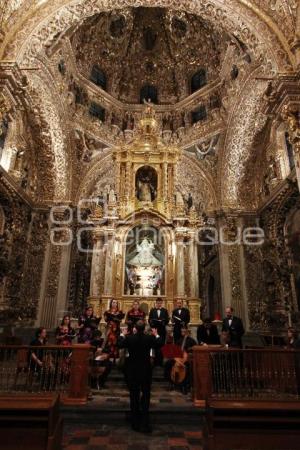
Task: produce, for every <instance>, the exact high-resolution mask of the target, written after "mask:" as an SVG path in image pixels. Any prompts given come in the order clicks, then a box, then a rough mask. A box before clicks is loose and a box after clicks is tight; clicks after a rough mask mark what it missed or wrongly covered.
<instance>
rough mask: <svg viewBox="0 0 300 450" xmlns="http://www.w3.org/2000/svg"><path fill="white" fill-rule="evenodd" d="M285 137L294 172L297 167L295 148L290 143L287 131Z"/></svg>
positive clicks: (290, 164)
mask: <svg viewBox="0 0 300 450" xmlns="http://www.w3.org/2000/svg"><path fill="white" fill-rule="evenodd" d="M284 137H285V146H286V152H287V155H288V159H289V166H290V170H293V169H294V167H295V160H294V152H293V146H292V144H291V143H290V139H289V133H288V132H287V131H286V132H285V134H284Z"/></svg>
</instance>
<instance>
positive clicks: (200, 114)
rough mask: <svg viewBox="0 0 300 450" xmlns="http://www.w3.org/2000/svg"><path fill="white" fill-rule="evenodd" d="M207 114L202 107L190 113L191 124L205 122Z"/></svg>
mask: <svg viewBox="0 0 300 450" xmlns="http://www.w3.org/2000/svg"><path fill="white" fill-rule="evenodd" d="M206 118H207V112H206V108H205V106H204V105H202V106H200V107H199V108H197V109H195V110H194V111H192V123H196V122H200V121H202V120H206Z"/></svg>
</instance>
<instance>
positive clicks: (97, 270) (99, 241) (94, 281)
mask: <svg viewBox="0 0 300 450" xmlns="http://www.w3.org/2000/svg"><path fill="white" fill-rule="evenodd" d="M93 243H94V245H93V255H92V266H91V282H90V297H92V298H98V299H99V298H100V295H101V274H102V272H103V265H104V245H103V234H102V232H101V230H100V229H97V228H96V229H94V230H93Z"/></svg>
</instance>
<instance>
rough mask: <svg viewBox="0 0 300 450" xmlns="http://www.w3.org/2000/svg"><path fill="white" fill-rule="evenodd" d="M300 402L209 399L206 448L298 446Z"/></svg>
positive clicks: (292, 448)
mask: <svg viewBox="0 0 300 450" xmlns="http://www.w3.org/2000/svg"><path fill="white" fill-rule="evenodd" d="M299 442H300V402H298V401H294V402H292V401H275V400H274V401H257V400H247V401H245V400H241V401H232V400H231V401H226V400H211V399H210V400H209V401H208V402H207V409H206V414H205V426H204V444H205V446H204V450H228V449H230V450H231V449H234V450H253V449H255V450H262V449H263V450H296V449H298V448H299Z"/></svg>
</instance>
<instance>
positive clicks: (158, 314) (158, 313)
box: [157, 309, 160, 318]
mask: <svg viewBox="0 0 300 450" xmlns="http://www.w3.org/2000/svg"><path fill="white" fill-rule="evenodd" d="M157 317H158V318H160V309H158V310H157Z"/></svg>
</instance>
